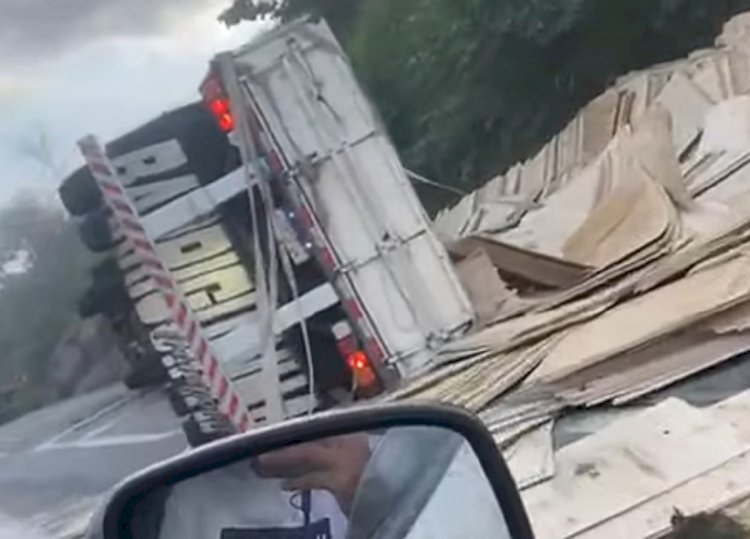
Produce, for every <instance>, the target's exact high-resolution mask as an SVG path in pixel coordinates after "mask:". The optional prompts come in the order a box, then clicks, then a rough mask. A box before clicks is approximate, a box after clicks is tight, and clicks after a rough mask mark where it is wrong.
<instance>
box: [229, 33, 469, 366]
mask: <svg viewBox="0 0 750 539" xmlns="http://www.w3.org/2000/svg"><path fill="white" fill-rule="evenodd" d="M235 61H236V65H237V70H238V72H239V73H240V77H241V82H242V83H243V84H244V85H245V88H246V89H247V90H249V93H250V94H251V95H252V98H253V99H255V102H256V103H257V106H258V109H259V110H260V112H261V114H262V115H263V117H264V120H265V122H266V126H267V128H268V130H269V131H270V133H271V135H272V139H273V140H274V141H275V143H276V148H277V149H278V150H279V152H280V153H281V154H282V155H283V157H284V159H285V160H286V162H287V164H288V165H289V166H290V167H294V166H295V165H296V164H298V163H310V162H311V163H312V164H313V168H314V169H315V170H316V174H315V175H314V177H312V178H311V177H307V178H306V179H305V180H303V181H302V183H303V189H305V190H306V191H307V196H308V198H309V200H310V201H312V203H313V205H314V210H315V213H316V215H317V217H318V219H319V220H320V222H321V225H322V228H323V230H324V232H325V234H326V235H327V237H328V240H329V243H330V245H331V247H332V248H333V251H334V252H335V254H336V256H337V258H338V261H339V262H340V265H341V266H342V267H343V268H344V269H345V271H346V272H347V278H348V279H349V284H350V285H351V287H352V288H353V289H354V291H355V293H356V295H357V296H358V298H359V300H360V301H361V303H362V305H363V306H364V309H365V310H366V314H367V316H368V318H369V320H370V322H371V324H372V326H373V327H374V328H375V330H376V332H377V333H378V335H379V337H380V339H381V341H382V343H383V344H384V346H385V348H386V353H387V355H388V357H389V360H390V361H391V362H392V363H394V364H396V365H397V366H398V367H399V369H400V370H401V372H402V374H404V375H406V376H410V375H413V374H416V373H417V372H419V371H421V370H423V369H424V368H426V367H427V366H428V365H429V363H430V361H431V358H432V350H433V349H434V347H435V346H436V345H437V344H439V343H440V342H442V341H444V340H446V339H450V338H451V336H453V335H454V334H455V333H456V332H460V331H461V330H462V329H464V328H465V327H467V326H468V325H469V323H470V322H471V321H472V319H473V312H472V309H471V306H470V303H469V301H468V299H467V297H466V294H465V292H464V290H463V289H462V287H461V285H460V283H459V281H458V279H457V277H456V275H455V273H454V270H453V267H452V264H451V261H450V259H449V257H448V255H447V253H446V251H445V249H444V247H443V245H442V244H441V243H440V242H439V241H438V240H437V238H436V237H435V236H434V235H433V233H432V231H431V230H430V226H429V220H428V218H427V216H426V215H425V213H424V210H423V208H422V206H421V204H420V202H419V200H418V198H417V196H416V193H415V191H414V190H413V188H412V186H411V184H410V183H409V180H408V178H407V176H406V174H405V172H404V170H403V168H402V166H401V163H400V161H399V158H398V155H397V153H396V151H395V149H394V147H393V145H392V144H391V142H390V141H389V139H388V137H387V135H386V133H385V132H384V130H383V128H382V127H381V125H380V123H379V121H378V120H377V117H376V114H375V113H374V111H373V109H372V107H371V106H370V104H369V102H368V100H367V99H366V97H365V95H364V93H363V92H362V91H361V89H360V88H359V86H358V84H357V82H356V80H355V78H354V75H353V72H352V70H351V67H350V65H349V63H348V61H347V60H346V58H345V56H344V54H343V52H342V51H341V49H340V47H339V46H338V44H337V43H336V41H335V38H334V37H333V35H332V33H331V32H330V30H329V29H328V27H327V25H326V24H325V23H323V22H321V23H317V24H314V23H298V24H292V25H289V26H286V27H282V28H280V29H279V30H277V31H276V32H274V33H271V34H269V35H268V36H265V37H264V38H261V39H260V40H259V41H257V42H255V43H254V44H252V45H250V46H248V47H246V48H244V49H242V50H240V51H238V52H237V53H236V55H235Z"/></svg>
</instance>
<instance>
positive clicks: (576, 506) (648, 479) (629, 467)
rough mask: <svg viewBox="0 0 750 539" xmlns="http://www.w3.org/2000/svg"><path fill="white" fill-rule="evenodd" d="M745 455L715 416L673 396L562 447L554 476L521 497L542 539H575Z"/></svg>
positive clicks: (735, 433)
mask: <svg viewBox="0 0 750 539" xmlns="http://www.w3.org/2000/svg"><path fill="white" fill-rule="evenodd" d="M686 448H689V450H686ZM747 450H748V445H747V442H746V441H745V440H744V439H743V437H742V436H741V435H740V433H738V431H737V430H736V429H735V428H733V427H732V426H731V425H729V424H727V423H722V422H717V421H716V418H715V416H714V414H712V413H710V412H708V413H706V412H704V411H701V410H698V409H696V408H693V407H692V406H689V405H688V404H686V403H684V402H683V401H680V400H677V399H668V400H666V401H664V402H663V403H661V404H659V405H657V406H655V407H653V408H649V409H647V410H645V411H643V412H641V413H638V414H636V415H634V416H630V417H626V418H624V419H620V420H618V421H615V422H614V423H612V424H611V425H610V426H608V427H606V428H605V429H603V430H601V431H599V432H597V433H596V434H594V435H592V436H589V437H587V438H584V439H583V440H580V441H578V442H576V443H574V444H571V445H569V446H566V447H564V448H563V449H562V450H560V451H559V452H558V453H557V455H556V457H555V466H556V470H555V476H554V478H553V479H552V480H550V481H547V482H545V483H542V484H540V485H537V486H536V487H533V488H530V489H527V490H525V491H523V492H522V498H523V501H524V505H525V507H526V509H527V511H528V513H529V516H530V519H531V522H532V527H533V528H534V532H535V534H536V536H537V537H538V538H539V539H560V538H567V537H575V536H578V535H579V534H581V533H583V532H585V531H586V530H589V529H591V528H593V527H595V526H597V525H599V524H601V523H602V522H605V521H608V520H610V519H612V518H615V517H617V516H618V515H621V514H623V513H626V512H627V511H630V510H632V509H633V508H634V507H638V506H640V505H643V504H644V503H646V502H647V501H649V500H651V499H654V498H655V497H657V496H659V495H661V494H663V493H665V492H668V491H670V490H673V489H675V488H676V487H678V486H679V485H682V484H685V483H687V482H689V481H691V480H694V479H696V478H698V477H700V476H702V475H703V474H705V473H706V472H709V471H711V470H713V469H716V468H717V467H720V466H722V465H724V464H726V463H727V462H729V461H731V460H732V459H733V458H736V457H738V456H740V455H742V454H744V452H746V451H747ZM627 536H628V537H631V536H632V535H627ZM635 536H636V537H637V535H635ZM599 537H601V536H599ZM613 537H616V536H613Z"/></svg>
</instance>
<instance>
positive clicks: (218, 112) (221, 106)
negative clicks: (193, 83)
mask: <svg viewBox="0 0 750 539" xmlns="http://www.w3.org/2000/svg"><path fill="white" fill-rule="evenodd" d="M201 94H202V95H203V101H204V102H205V103H206V106H208V110H210V111H211V113H212V114H213V115H214V118H215V119H216V122H217V123H218V124H219V128H220V129H221V130H222V131H223V132H224V133H229V132H231V131H233V130H234V118H233V117H232V107H231V106H230V103H229V98H228V97H227V95H226V92H225V91H224V87H223V86H222V84H221V81H220V80H219V79H218V78H217V77H216V76H214V75H213V74H209V76H208V77H207V78H206V80H205V81H204V82H203V84H202V85H201Z"/></svg>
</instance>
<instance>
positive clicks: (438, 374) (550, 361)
mask: <svg viewBox="0 0 750 539" xmlns="http://www.w3.org/2000/svg"><path fill="white" fill-rule="evenodd" d="M435 229H436V230H437V231H438V233H439V234H440V235H441V236H442V238H443V240H444V242H445V243H446V245H448V248H449V251H450V252H451V254H452V255H453V256H454V257H455V258H456V260H457V266H458V268H459V273H460V275H461V277H462V280H463V281H464V284H465V287H466V288H467V290H468V292H469V295H470V297H471V299H472V301H473V302H474V304H475V308H476V311H477V312H478V313H479V321H478V327H477V328H475V330H474V331H473V332H472V333H471V334H470V335H468V336H467V337H466V338H464V339H463V340H461V341H459V342H454V343H452V344H451V345H450V346H448V347H446V349H445V350H443V351H442V354H441V355H440V358H439V359H438V361H437V365H436V367H435V370H434V371H433V372H431V373H430V374H429V375H427V376H425V377H424V378H422V379H419V380H416V381H415V382H413V383H411V384H410V385H409V386H408V387H405V388H403V389H402V390H401V391H399V392H398V393H397V394H396V397H397V398H420V399H438V400H443V401H448V402H452V403H456V404H459V405H463V406H465V407H468V408H469V409H471V410H474V411H476V412H477V413H479V414H480V416H481V417H482V418H483V419H484V420H485V422H486V423H487V424H488V426H489V427H490V428H491V430H492V431H493V433H494V434H495V435H496V439H497V441H498V443H499V444H500V445H501V446H502V447H504V448H506V451H509V452H510V454H513V455H516V456H517V459H521V460H522V461H523V460H524V459H525V460H526V461H527V462H526V464H523V465H516V466H520V467H519V468H518V469H517V473H516V477H517V479H519V474H520V476H523V475H524V473H523V472H519V471H518V470H520V469H521V468H523V467H524V466H527V465H528V461H530V460H531V461H534V462H535V463H536V464H537V465H538V464H539V462H540V458H542V457H544V455H543V454H540V453H539V448H540V447H548V446H549V443H547V442H544V443H541V445H540V443H537V441H538V440H548V439H549V438H550V435H549V431H551V428H552V427H551V424H550V420H552V419H554V418H555V417H559V416H560V415H562V414H563V413H565V412H566V411H569V410H573V409H580V408H588V407H593V406H598V405H607V406H621V405H625V404H628V403H632V402H634V401H636V400H638V399H640V398H642V397H643V396H645V395H648V394H651V393H654V392H656V391H658V390H661V389H663V388H665V387H669V386H671V385H673V384H675V383H676V382H678V381H681V380H685V379H687V378H689V377H693V376H695V375H696V374H698V373H701V372H704V371H706V370H708V369H711V368H713V367H716V366H718V365H720V364H722V363H725V362H728V361H730V360H732V359H734V358H737V357H739V356H742V355H743V354H746V353H748V352H750V14H743V15H740V16H738V17H736V18H734V19H733V20H731V21H730V22H729V23H728V24H727V25H726V27H725V30H724V33H723V34H722V35H721V37H720V38H719V39H718V42H717V47H716V48H714V49H710V50H702V51H698V52H696V53H694V54H693V55H691V56H690V57H689V58H687V59H684V60H681V61H678V62H674V63H670V64H665V65H659V66H656V67H654V68H652V69H649V70H647V71H644V72H639V73H634V74H631V75H628V76H626V77H624V78H623V79H622V80H620V81H619V82H618V84H617V85H616V86H615V87H614V88H612V89H610V90H608V91H607V92H605V93H604V94H603V95H601V96H600V97H599V98H597V99H596V100H595V101H593V102H592V103H591V104H590V105H588V106H587V107H586V108H585V109H583V110H582V111H581V112H580V114H579V115H578V116H577V117H576V118H575V119H574V120H573V121H572V122H571V123H570V124H569V125H568V126H567V127H566V128H565V130H564V131H563V132H562V133H561V134H560V135H559V136H557V137H556V138H555V139H554V140H552V141H551V142H550V143H549V144H548V145H547V146H545V147H544V148H543V149H542V150H541V151H540V152H539V154H538V155H537V156H536V157H534V158H533V159H531V160H529V161H527V162H525V163H522V164H519V165H517V166H515V167H513V168H512V169H511V170H510V171H509V172H508V173H507V174H505V175H503V176H501V177H498V178H495V179H493V180H492V181H490V182H489V183H488V184H487V185H485V186H484V187H483V188H481V189H480V190H478V191H476V192H475V193H472V194H471V195H469V196H467V197H466V198H465V199H464V200H462V201H461V202H460V203H459V204H458V205H457V206H455V207H454V208H451V209H450V210H446V211H443V212H441V213H440V214H439V215H438V216H437V218H436V220H435ZM748 403H750V396H746V397H745V398H744V401H740V404H741V405H742V406H748ZM727 406H728V407H729V408H732V405H727ZM742 406H739V407H740V408H742ZM748 411H750V409H748V408H746V409H745V412H748ZM722 413H723V412H722V410H721V409H717V410H698V409H694V408H692V407H690V406H689V405H687V404H685V403H682V402H680V401H676V402H675V401H665V402H663V403H662V404H660V405H658V406H657V407H655V408H653V409H650V410H647V411H645V412H643V413H642V414H639V415H638V416H633V417H628V418H626V419H623V420H622V422H616V423H614V424H612V425H611V426H610V427H609V428H607V429H605V430H603V431H601V432H598V433H596V434H595V435H593V436H592V437H590V438H589V439H586V440H582V441H581V442H578V443H576V444H573V445H571V446H569V447H566V448H565V449H563V450H562V451H560V452H559V453H558V454H557V455H555V456H554V459H553V460H554V462H555V466H556V468H557V471H556V472H554V471H553V472H551V473H546V472H545V473H541V475H540V474H536V475H534V474H531V475H530V476H529V477H523V479H520V480H519V482H521V483H522V484H523V483H524V481H526V484H525V485H524V486H528V487H530V488H528V489H527V490H525V498H526V501H527V504H528V505H529V508H530V512H531V514H532V519H533V520H534V525H535V528H537V533H538V535H539V537H542V538H544V537H556V538H559V537H573V536H575V537H580V536H587V537H588V536H592V537H596V536H602V537H603V536H608V537H611V536H616V537H620V536H622V537H636V536H639V534H640V536H643V537H645V536H650V535H649V534H658V533H661V532H663V531H664V530H661V531H660V528H659V526H661V525H664V524H666V525H667V527H668V523H669V512H670V511H671V510H672V509H673V507H674V506H675V505H679V504H678V503H672V504H671V505H670V503H667V502H668V501H669V500H671V499H672V495H673V496H674V497H676V498H675V499H679V501H680V503H682V502H683V501H684V503H685V504H687V505H688V506H689V507H686V508H682V507H681V509H685V510H688V511H689V510H692V509H698V510H713V509H716V508H717V507H721V506H722V504H726V503H729V501H731V500H734V498H736V497H738V496H740V495H743V496H745V497H747V496H750V475H748V474H750V466H749V465H748V464H750V463H749V462H748V461H747V458H750V457H747V454H748V452H750V431H747V428H744V429H743V428H741V427H742V425H741V424H740V423H742V422H737V424H734V423H733V422H732V420H731V418H729V419H727V418H723V416H722ZM728 414H729V415H732V414H731V412H729V413H728ZM620 423H622V424H620ZM535 437H536V438H535ZM535 440H536V441H535ZM530 448H533V449H530ZM542 453H545V451H542ZM540 455H541V456H540ZM544 458H547V457H544ZM737 459H739V460H737ZM510 460H511V463H512V466H514V464H513V458H511V459H510ZM542 460H543V459H542ZM537 467H538V466H537ZM717 469H719V470H720V471H721V473H720V474H719V475H711V474H710V473H708V472H711V471H715V470H717ZM740 470H742V473H740ZM734 472H736V475H735V476H732V477H735V480H732V481H734V482H732V481H730V482H732V488H729V487H727V481H729V480H728V479H727V478H728V477H730V475H731V474H732V473H734ZM707 473H708V475H705V474H707ZM613 474H614V475H613ZM722 474H723V475H722ZM574 479H575V481H574ZM542 480H546V481H545V482H543V483H542V484H539V485H536V486H533V487H532V485H534V484H536V483H539V482H540V481H542ZM711 481H713V482H714V483H710V482H711ZM717 482H718V483H717ZM719 483H721V484H720V485H719ZM615 485H617V487H615ZM712 487H716V489H718V490H721V495H719V494H712V495H710V496H709V495H706V496H707V498H706V499H701V497H700V496H695V493H696V492H699V491H700V489H703V488H705V489H709V488H712ZM597 489H599V490H597ZM613 489H615V490H614V491H613ZM675 489H677V490H675ZM696 489H698V490H696ZM740 491H742V492H740ZM667 493H671V494H670V496H667ZM665 496H666V497H665ZM704 498H705V496H704ZM709 498H710V499H709ZM562 500H564V502H563V501H562ZM654 500H656V501H657V502H658V503H656V502H654ZM693 502H695V503H693ZM696 503H697V504H698V505H697V506H696ZM576 504H577V505H576ZM691 504H692V505H691ZM706 505H709V506H711V507H706ZM714 506H716V507H714ZM634 511H635V512H638V511H641V513H642V514H641V513H637V514H636V513H634ZM665 512H666V513H665ZM617 515H619V516H620V517H622V516H623V515H627V516H628V517H629V518H614V517H615V516H617ZM630 517H632V518H630ZM636 517H637V518H636ZM634 522H639V523H640V524H639V525H640V526H641V527H640V528H637V529H633V528H628V533H624V532H623V531H622V530H623V529H624V528H623V529H619V528H618V526H623V525H625V524H624V523H626V524H627V525H628V526H634V525H635V524H634ZM603 526H604V527H603ZM634 530H635V531H634ZM589 531H591V532H592V534H591V535H589V534H588V533H589ZM641 532H642V533H641Z"/></svg>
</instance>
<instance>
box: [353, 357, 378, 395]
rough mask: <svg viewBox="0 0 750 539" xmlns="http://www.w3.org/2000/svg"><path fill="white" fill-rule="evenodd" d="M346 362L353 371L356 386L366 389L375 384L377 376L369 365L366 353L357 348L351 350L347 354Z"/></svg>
mask: <svg viewBox="0 0 750 539" xmlns="http://www.w3.org/2000/svg"><path fill="white" fill-rule="evenodd" d="M346 362H347V364H348V365H349V368H350V369H351V370H352V372H353V373H354V377H355V378H356V380H357V386H358V387H360V388H362V389H367V388H370V387H373V386H374V385H376V384H377V382H378V377H377V376H376V375H375V371H374V370H373V369H372V367H371V366H370V360H369V359H368V358H367V354H365V353H364V352H363V351H361V350H357V351H356V352H352V353H351V354H349V355H348V356H347V358H346Z"/></svg>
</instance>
